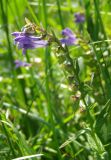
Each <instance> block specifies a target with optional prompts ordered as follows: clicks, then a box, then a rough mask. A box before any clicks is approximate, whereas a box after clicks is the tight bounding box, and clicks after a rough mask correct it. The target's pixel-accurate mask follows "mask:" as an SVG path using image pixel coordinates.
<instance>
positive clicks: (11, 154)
mask: <svg viewBox="0 0 111 160" xmlns="http://www.w3.org/2000/svg"><path fill="white" fill-rule="evenodd" d="M110 6H111V1H110V0H64V1H63V0H30V1H28V0H1V1H0V160H12V159H14V158H18V157H24V156H28V157H27V159H31V160H32V159H34V160H35V159H40V160H50V159H51V160H61V159H64V160H110V157H111V77H110V74H111V53H110V52H111V50H110V48H111V46H110V42H111V40H110V39H111V30H110V28H111V7H110ZM77 12H81V13H84V15H85V23H84V24H82V25H80V24H76V23H75V22H74V13H77ZM25 17H27V18H28V19H29V20H30V21H31V22H34V23H36V25H41V26H43V27H44V28H45V29H47V31H48V32H51V31H53V32H54V33H55V34H56V36H57V37H58V39H60V38H61V37H62V36H61V31H62V29H64V28H66V27H69V28H71V29H72V31H73V32H74V33H75V34H76V35H77V37H79V40H80V41H79V45H77V46H71V47H69V53H70V57H71V58H72V60H73V62H74V66H75V71H76V73H77V75H78V76H79V79H80V81H81V86H80V88H81V90H79V91H77V92H76V93H79V94H80V92H81V96H80V97H79V98H77V97H75V89H74V88H72V89H71V87H72V86H71V85H70V84H69V81H68V80H67V72H66V71H65V70H66V69H65V68H64V65H63V64H62V62H60V59H59V58H58V55H57V54H56V45H55V44H53V45H52V46H51V47H47V48H39V49H35V50H28V51H27V54H26V55H25V56H24V55H22V51H21V50H18V48H17V47H16V46H15V45H14V42H13V37H12V35H11V33H12V32H15V31H21V28H22V27H23V26H24V25H25ZM18 59H19V60H21V61H27V62H29V63H33V66H32V67H26V68H24V67H21V68H18V69H16V68H15V64H14V61H15V60H18ZM39 154H42V155H39ZM29 156H32V157H33V158H30V157H29ZM35 156H36V157H35ZM22 159H24V158H22Z"/></svg>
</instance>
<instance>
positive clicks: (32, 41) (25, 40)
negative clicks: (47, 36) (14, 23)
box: [12, 32, 48, 54]
mask: <svg viewBox="0 0 111 160" xmlns="http://www.w3.org/2000/svg"><path fill="white" fill-rule="evenodd" d="M12 35H13V36H14V37H15V39H14V42H15V44H17V46H18V48H19V49H21V48H22V53H23V54H25V53H26V50H27V49H34V48H40V47H45V46H47V45H48V42H47V41H46V40H41V39H40V37H35V36H32V35H31V34H29V33H24V32H13V33H12Z"/></svg>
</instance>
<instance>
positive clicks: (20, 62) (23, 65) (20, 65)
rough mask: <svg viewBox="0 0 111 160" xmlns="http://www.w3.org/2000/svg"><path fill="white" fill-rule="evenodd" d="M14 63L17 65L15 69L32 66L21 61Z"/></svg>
mask: <svg viewBox="0 0 111 160" xmlns="http://www.w3.org/2000/svg"><path fill="white" fill-rule="evenodd" d="M14 63H15V68H19V67H27V66H31V64H30V63H27V62H22V61H19V60H16V61H15V62H14Z"/></svg>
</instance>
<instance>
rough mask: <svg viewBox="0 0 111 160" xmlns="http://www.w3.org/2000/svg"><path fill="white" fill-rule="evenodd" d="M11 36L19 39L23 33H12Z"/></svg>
mask: <svg viewBox="0 0 111 160" xmlns="http://www.w3.org/2000/svg"><path fill="white" fill-rule="evenodd" d="M11 35H12V36H15V37H17V36H20V35H21V32H13V33H11Z"/></svg>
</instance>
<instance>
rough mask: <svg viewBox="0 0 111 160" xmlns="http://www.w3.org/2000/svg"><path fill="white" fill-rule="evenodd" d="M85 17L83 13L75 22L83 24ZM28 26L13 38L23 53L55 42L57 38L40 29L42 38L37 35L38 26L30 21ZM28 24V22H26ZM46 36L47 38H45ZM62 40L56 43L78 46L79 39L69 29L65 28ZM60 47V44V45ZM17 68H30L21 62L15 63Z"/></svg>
mask: <svg viewBox="0 0 111 160" xmlns="http://www.w3.org/2000/svg"><path fill="white" fill-rule="evenodd" d="M84 20H85V17H84V14H82V13H76V14H75V22H76V23H81V22H84ZM26 21H28V24H26V25H25V26H24V27H23V28H22V31H21V32H13V33H12V36H14V37H15V38H14V43H15V45H17V47H18V49H22V53H23V54H26V51H27V50H28V49H35V48H43V47H46V46H48V45H49V44H50V43H52V42H54V40H55V39H56V40H57V38H54V35H50V34H49V33H47V32H46V31H45V30H44V29H42V28H39V31H40V36H37V34H36V28H37V26H36V25H33V24H32V23H31V22H30V21H29V20H28V19H26ZM26 23H27V22H26ZM43 35H45V37H44V36H43ZM62 36H63V38H62V39H60V40H59V39H58V40H57V41H55V42H60V44H61V45H62V46H63V47H64V46H65V45H67V46H71V45H76V44H77V37H76V35H75V34H74V33H73V32H72V31H71V29H69V28H65V29H63V30H62ZM58 45H59V43H58ZM15 64H16V68H18V67H20V66H29V64H28V63H25V62H21V61H19V60H17V61H15Z"/></svg>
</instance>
